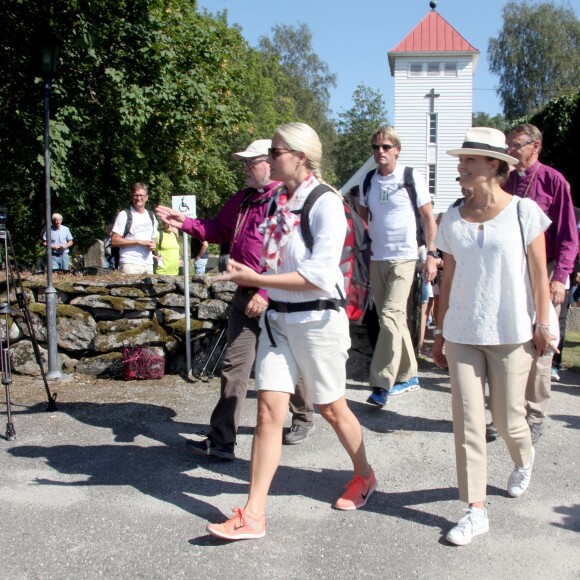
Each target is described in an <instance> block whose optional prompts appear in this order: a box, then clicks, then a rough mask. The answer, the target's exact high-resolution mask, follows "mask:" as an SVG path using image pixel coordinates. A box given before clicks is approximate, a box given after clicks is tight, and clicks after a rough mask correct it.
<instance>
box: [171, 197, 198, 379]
mask: <svg viewBox="0 0 580 580" xmlns="http://www.w3.org/2000/svg"><path fill="white" fill-rule="evenodd" d="M171 208H172V209H174V210H177V211H180V212H181V213H184V214H185V215H186V216H187V217H189V218H192V219H195V218H196V217H197V211H196V205H195V195H174V196H172V197H171ZM182 234H183V288H184V294H185V359H186V364H187V376H188V377H189V378H191V317H190V315H189V313H190V302H189V236H188V235H187V234H186V233H185V232H182Z"/></svg>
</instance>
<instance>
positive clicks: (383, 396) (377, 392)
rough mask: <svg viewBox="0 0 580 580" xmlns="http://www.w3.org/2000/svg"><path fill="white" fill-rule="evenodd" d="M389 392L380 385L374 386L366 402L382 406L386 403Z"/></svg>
mask: <svg viewBox="0 0 580 580" xmlns="http://www.w3.org/2000/svg"><path fill="white" fill-rule="evenodd" d="M388 395H389V393H388V392H387V391H386V390H385V389H381V387H374V388H373V392H372V394H371V396H370V397H369V398H368V399H367V403H370V404H371V405H376V406H377V407H384V406H385V405H386V404H387V396H388Z"/></svg>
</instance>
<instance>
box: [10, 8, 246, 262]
mask: <svg viewBox="0 0 580 580" xmlns="http://www.w3.org/2000/svg"><path fill="white" fill-rule="evenodd" d="M0 13H1V14H2V19H3V23H4V27H3V28H4V30H3V32H4V34H3V35H2V38H0V54H1V55H2V57H3V58H2V59H0V61H1V62H0V67H1V68H0V71H1V73H2V76H3V79H4V81H3V85H2V87H1V88H0V111H1V113H2V114H0V148H1V150H2V152H3V160H4V163H2V164H1V165H0V201H1V202H3V203H7V204H8V206H9V210H10V215H11V218H10V219H11V223H10V222H9V226H10V227H11V228H12V229H13V230H14V229H15V228H14V226H16V229H17V230H18V231H19V234H20V235H19V238H20V240H19V242H20V243H19V244H18V245H19V247H20V250H21V252H20V253H21V257H25V258H27V259H28V260H31V259H32V258H33V254H34V249H35V247H36V248H38V247H39V246H38V244H36V246H35V241H36V240H38V237H39V233H40V231H41V228H42V222H43V219H42V218H43V211H44V210H43V207H44V203H43V188H42V175H43V168H42V161H43V159H42V135H43V122H42V119H43V116H42V98H41V90H40V84H39V79H38V74H39V71H38V66H37V63H38V62H39V60H40V59H39V55H40V48H39V45H38V42H36V41H35V39H37V38H39V39H40V38H42V35H43V33H44V31H45V30H47V29H50V30H51V32H52V33H53V34H55V35H56V36H57V37H59V38H60V45H61V50H60V54H61V58H60V63H59V69H58V71H57V74H56V76H55V78H54V82H53V92H52V95H53V98H52V100H51V113H52V118H51V157H52V159H51V170H52V171H51V173H52V190H53V208H54V210H55V211H60V212H61V213H63V214H64V216H65V220H66V224H67V225H69V226H71V228H72V230H73V234H74V235H75V239H76V241H77V243H78V242H81V243H82V241H83V240H88V239H90V238H92V237H99V238H100V237H102V235H103V228H104V225H105V224H106V222H107V221H110V220H112V219H113V217H114V215H115V214H116V212H117V211H118V210H119V209H120V208H121V207H123V206H125V205H126V204H127V202H128V197H129V188H130V185H131V183H132V182H134V181H137V180H140V181H145V182H147V183H149V184H150V186H151V202H152V203H156V202H157V201H164V202H168V201H169V196H170V195H171V194H180V193H194V194H196V195H197V196H198V205H199V207H200V208H201V209H202V210H203V209H205V208H207V209H215V208H216V207H217V206H218V205H220V203H221V200H222V199H223V197H225V196H227V195H229V194H231V192H232V190H233V189H234V188H235V187H236V186H237V185H238V181H237V179H238V177H237V175H236V174H235V173H233V172H232V171H231V168H230V161H229V159H228V157H229V156H228V155H226V154H224V143H227V142H228V137H229V135H231V134H235V133H237V132H239V131H240V129H241V127H242V126H244V125H245V123H247V121H248V111H247V108H246V107H245V106H244V105H243V104H242V102H241V99H240V97H239V95H242V94H243V92H244V88H243V85H242V79H243V69H244V66H245V65H244V63H243V62H241V61H240V59H239V55H240V54H241V53H243V52H244V51H245V50H246V49H247V43H246V41H245V40H244V39H243V38H242V36H241V34H240V32H239V30H237V29H235V28H231V27H228V25H227V22H226V20H225V18H215V17H212V16H210V15H208V14H205V13H203V14H200V13H198V12H197V11H196V7H195V3H191V2H189V0H135V1H134V2H131V3H130V4H127V3H126V2H125V1H123V0H93V1H92V2H90V3H86V2H81V1H80V0H54V1H53V2H51V3H45V2H43V1H42V0H36V1H30V0H0ZM87 217H88V218H89V219H87ZM77 245H78V244H77Z"/></svg>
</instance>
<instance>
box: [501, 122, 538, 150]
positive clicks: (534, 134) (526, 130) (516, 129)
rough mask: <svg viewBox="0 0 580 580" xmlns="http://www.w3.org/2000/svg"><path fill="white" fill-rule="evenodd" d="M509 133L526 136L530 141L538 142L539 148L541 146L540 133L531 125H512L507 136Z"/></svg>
mask: <svg viewBox="0 0 580 580" xmlns="http://www.w3.org/2000/svg"><path fill="white" fill-rule="evenodd" d="M510 133H523V134H524V135H527V136H528V137H529V138H530V139H531V140H532V141H539V142H540V146H541V145H542V132H541V131H540V130H539V129H538V128H537V127H536V126H535V125H532V124H531V123H520V124H518V125H514V126H513V127H511V128H510V130H509V131H508V135H509V134H510Z"/></svg>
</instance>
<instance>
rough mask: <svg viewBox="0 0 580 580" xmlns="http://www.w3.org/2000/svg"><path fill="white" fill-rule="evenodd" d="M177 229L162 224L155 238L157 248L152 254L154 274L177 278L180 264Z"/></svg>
mask: <svg viewBox="0 0 580 580" xmlns="http://www.w3.org/2000/svg"><path fill="white" fill-rule="evenodd" d="M178 231H179V230H178V229H177V228H174V227H173V226H171V225H169V224H166V223H163V224H162V226H161V230H160V231H159V237H158V238H157V247H156V248H155V252H154V254H153V259H154V260H155V273H156V274H162V275H165V276H177V275H178V274H179V266H180V262H181V258H180V254H179V237H178Z"/></svg>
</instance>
